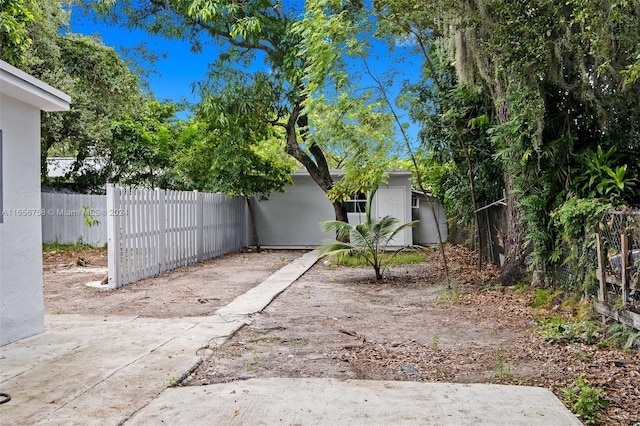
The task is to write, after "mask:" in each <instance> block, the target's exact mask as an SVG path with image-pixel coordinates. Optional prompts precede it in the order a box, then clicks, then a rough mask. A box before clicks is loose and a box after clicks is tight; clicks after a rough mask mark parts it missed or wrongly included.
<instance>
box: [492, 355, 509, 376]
mask: <svg viewBox="0 0 640 426" xmlns="http://www.w3.org/2000/svg"><path fill="white" fill-rule="evenodd" d="M491 370H492V371H493V374H494V375H495V376H496V378H498V379H499V380H513V378H514V377H513V374H511V366H510V365H509V363H508V362H507V360H506V358H505V356H504V354H503V353H502V351H498V352H497V360H496V362H495V364H494V365H493V368H492V369H491Z"/></svg>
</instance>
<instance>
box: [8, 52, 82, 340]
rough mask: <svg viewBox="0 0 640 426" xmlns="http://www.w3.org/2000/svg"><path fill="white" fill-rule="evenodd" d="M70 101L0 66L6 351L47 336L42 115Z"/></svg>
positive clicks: (38, 82)
mask: <svg viewBox="0 0 640 426" xmlns="http://www.w3.org/2000/svg"><path fill="white" fill-rule="evenodd" d="M69 102H70V98H69V97H68V96H67V95H65V94H64V93H62V92H60V91H57V90H55V89H54V88H52V87H50V86H47V85H46V84H44V83H42V82H40V81H39V80H36V79H34V78H33V77H31V76H29V75H27V74H25V73H24V72H22V71H20V70H18V69H16V68H14V67H12V66H10V65H9V64H7V63H6V62H2V61H0V129H1V130H2V167H1V168H0V171H1V173H2V188H1V190H0V196H2V200H3V203H2V208H3V213H4V214H3V217H2V223H0V346H2V345H5V344H7V343H10V342H13V341H15V340H19V339H22V338H24V337H27V336H31V335H33V334H36V333H39V332H41V331H43V330H44V301H43V293H42V231H41V216H40V111H41V110H47V111H60V110H64V109H69Z"/></svg>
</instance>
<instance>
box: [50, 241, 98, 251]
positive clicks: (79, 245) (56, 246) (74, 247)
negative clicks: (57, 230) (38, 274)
mask: <svg viewBox="0 0 640 426" xmlns="http://www.w3.org/2000/svg"><path fill="white" fill-rule="evenodd" d="M88 248H92V247H91V246H90V245H87V244H85V243H84V242H82V241H78V242H76V243H73V244H60V243H51V244H43V245H42V251H43V252H45V253H50V252H58V253H67V254H73V253H74V252H77V251H81V250H86V249H88Z"/></svg>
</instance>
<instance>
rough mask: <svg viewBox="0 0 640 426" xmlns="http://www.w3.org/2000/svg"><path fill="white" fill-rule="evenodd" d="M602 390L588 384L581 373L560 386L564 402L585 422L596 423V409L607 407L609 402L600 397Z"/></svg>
mask: <svg viewBox="0 0 640 426" xmlns="http://www.w3.org/2000/svg"><path fill="white" fill-rule="evenodd" d="M602 392H603V390H602V389H600V388H596V387H593V386H590V385H589V384H588V383H587V382H586V380H585V379H584V377H582V375H580V376H578V378H577V379H576V380H574V381H573V383H571V384H570V385H569V386H567V387H566V388H562V395H563V399H564V403H565V404H566V405H567V406H568V407H569V408H570V409H571V411H573V412H574V413H575V414H577V415H579V416H580V418H581V419H582V421H584V422H585V423H586V424H594V423H596V421H597V418H598V411H599V410H601V409H603V408H607V407H609V403H608V402H607V401H606V400H604V399H602V398H601V397H600V395H601V394H602Z"/></svg>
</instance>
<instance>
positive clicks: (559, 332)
mask: <svg viewBox="0 0 640 426" xmlns="http://www.w3.org/2000/svg"><path fill="white" fill-rule="evenodd" d="M539 322H540V324H541V330H540V336H542V338H543V339H544V340H546V341H547V342H551V343H559V344H565V343H575V342H581V343H587V344H592V343H595V342H597V341H598V336H599V334H600V325H599V324H598V323H597V322H596V321H593V320H590V319H584V320H581V321H572V320H568V319H565V318H562V317H559V316H552V317H549V318H542V319H540V320H539Z"/></svg>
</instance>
